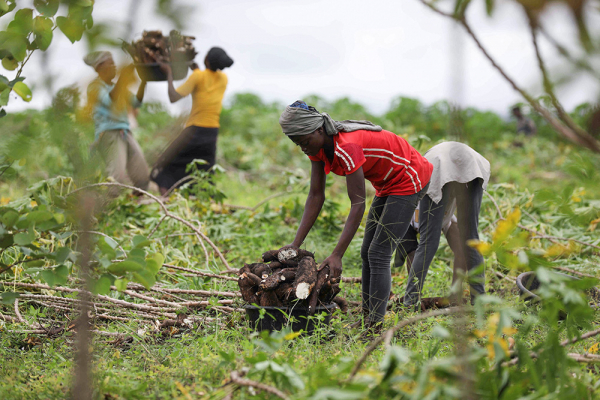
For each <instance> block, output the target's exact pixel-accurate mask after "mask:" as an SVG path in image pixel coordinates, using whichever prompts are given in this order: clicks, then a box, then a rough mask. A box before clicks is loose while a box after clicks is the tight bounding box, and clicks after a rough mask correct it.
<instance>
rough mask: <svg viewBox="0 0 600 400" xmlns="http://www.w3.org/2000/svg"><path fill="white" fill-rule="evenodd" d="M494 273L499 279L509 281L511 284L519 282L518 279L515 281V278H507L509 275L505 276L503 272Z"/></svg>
mask: <svg viewBox="0 0 600 400" xmlns="http://www.w3.org/2000/svg"><path fill="white" fill-rule="evenodd" d="M493 271H494V274H496V276H497V277H499V278H502V279H506V280H507V281H509V282H512V283H515V282H516V281H517V280H516V279H514V278H511V277H509V276H507V275H504V274H503V273H502V272H500V271H496V270H493Z"/></svg>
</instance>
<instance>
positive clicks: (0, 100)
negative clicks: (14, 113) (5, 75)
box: [0, 88, 11, 106]
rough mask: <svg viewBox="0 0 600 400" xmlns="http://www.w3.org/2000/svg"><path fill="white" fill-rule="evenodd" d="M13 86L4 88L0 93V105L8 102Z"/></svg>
mask: <svg viewBox="0 0 600 400" xmlns="http://www.w3.org/2000/svg"><path fill="white" fill-rule="evenodd" d="M10 92H11V88H7V89H4V90H3V91H2V93H0V106H5V105H7V104H8V98H9V96H10Z"/></svg>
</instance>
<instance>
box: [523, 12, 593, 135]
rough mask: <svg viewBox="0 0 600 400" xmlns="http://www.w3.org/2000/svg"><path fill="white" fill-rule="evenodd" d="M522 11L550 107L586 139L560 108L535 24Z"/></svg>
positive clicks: (533, 19) (582, 131) (561, 107)
mask: <svg viewBox="0 0 600 400" xmlns="http://www.w3.org/2000/svg"><path fill="white" fill-rule="evenodd" d="M524 9H525V10H526V13H527V17H528V19H529V28H530V31H531V39H532V42H533V47H534V49H535V55H536V58H537V60H538V66H539V68H540V71H541V73H542V80H543V82H544V90H545V91H546V93H547V94H548V96H550V100H551V101H552V105H553V106H554V108H556V111H557V113H558V116H559V118H560V119H561V120H562V121H563V122H564V123H565V124H566V125H567V126H568V127H569V128H571V129H572V130H573V131H574V132H576V133H577V134H578V135H579V136H581V137H582V138H586V136H587V135H588V133H587V132H586V131H584V130H583V129H581V127H580V126H578V125H577V124H576V123H575V121H573V119H571V117H570V116H569V114H568V113H567V112H566V111H565V109H564V107H563V106H562V104H560V102H559V101H558V98H557V97H556V95H555V94H554V90H553V88H552V81H551V80H550V77H549V75H548V71H547V70H546V65H545V64H544V60H543V59H542V53H541V52H540V49H539V46H538V41H537V22H536V20H535V18H534V17H533V16H532V15H531V14H530V13H529V12H528V11H527V8H526V7H524Z"/></svg>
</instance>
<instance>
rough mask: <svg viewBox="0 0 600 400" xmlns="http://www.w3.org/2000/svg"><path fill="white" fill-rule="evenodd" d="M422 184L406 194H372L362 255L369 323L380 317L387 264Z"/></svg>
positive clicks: (386, 285)
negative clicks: (379, 195)
mask: <svg viewBox="0 0 600 400" xmlns="http://www.w3.org/2000/svg"><path fill="white" fill-rule="evenodd" d="M428 187H429V185H427V186H425V188H423V190H421V191H420V192H419V193H415V194H412V195H409V196H387V197H377V196H375V198H374V200H373V204H372V205H371V208H370V209H369V214H368V216H367V225H366V228H365V237H364V239H363V244H362V248H361V251H360V255H361V258H362V302H363V305H362V307H363V311H364V312H365V313H368V315H369V320H370V321H371V323H377V322H380V321H382V320H383V317H384V316H385V310H386V307H387V302H388V299H389V296H390V289H391V287H392V273H391V267H390V263H391V260H392V254H393V253H394V251H395V250H396V248H397V247H398V245H399V243H400V242H401V241H402V238H403V237H404V235H405V233H406V230H407V229H408V227H409V226H410V220H411V218H412V216H413V213H414V212H415V208H417V203H418V202H419V200H420V199H421V198H422V197H423V195H425V193H427V188H428Z"/></svg>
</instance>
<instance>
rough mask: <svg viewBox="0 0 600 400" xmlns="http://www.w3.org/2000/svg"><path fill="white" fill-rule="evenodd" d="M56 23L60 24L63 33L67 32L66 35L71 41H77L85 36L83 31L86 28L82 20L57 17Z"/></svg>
mask: <svg viewBox="0 0 600 400" xmlns="http://www.w3.org/2000/svg"><path fill="white" fill-rule="evenodd" d="M56 25H58V27H59V28H60V30H61V31H62V33H64V34H65V36H66V37H67V38H68V39H69V40H70V41H71V43H75V42H77V41H79V40H81V37H82V36H83V31H84V30H85V28H84V26H83V24H82V23H81V21H77V20H74V19H72V18H67V17H57V18H56Z"/></svg>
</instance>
